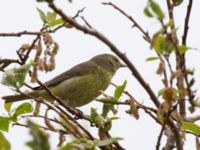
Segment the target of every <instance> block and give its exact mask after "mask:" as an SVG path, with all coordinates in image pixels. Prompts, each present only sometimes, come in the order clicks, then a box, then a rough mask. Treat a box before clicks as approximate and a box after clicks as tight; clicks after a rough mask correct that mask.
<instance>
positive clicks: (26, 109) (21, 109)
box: [13, 103, 33, 121]
mask: <svg viewBox="0 0 200 150" xmlns="http://www.w3.org/2000/svg"><path fill="white" fill-rule="evenodd" d="M32 111H33V107H32V105H31V104H30V103H23V104H21V105H19V106H18V107H17V109H16V110H15V112H14V114H13V120H14V121H16V120H17V117H18V116H19V115H22V114H26V113H31V112H32Z"/></svg>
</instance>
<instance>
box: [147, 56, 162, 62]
mask: <svg viewBox="0 0 200 150" xmlns="http://www.w3.org/2000/svg"><path fill="white" fill-rule="evenodd" d="M158 59H159V58H158V57H149V58H147V59H146V61H154V60H158Z"/></svg>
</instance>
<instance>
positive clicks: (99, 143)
mask: <svg viewBox="0 0 200 150" xmlns="http://www.w3.org/2000/svg"><path fill="white" fill-rule="evenodd" d="M119 140H123V139H122V138H118V137H116V138H110V139H106V140H101V141H96V146H99V147H102V146H108V145H110V144H112V143H115V142H117V141H119Z"/></svg>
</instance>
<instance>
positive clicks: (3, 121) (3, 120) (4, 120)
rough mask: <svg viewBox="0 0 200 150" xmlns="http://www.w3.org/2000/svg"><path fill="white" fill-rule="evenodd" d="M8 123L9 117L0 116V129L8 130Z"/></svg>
mask: <svg viewBox="0 0 200 150" xmlns="http://www.w3.org/2000/svg"><path fill="white" fill-rule="evenodd" d="M9 123H10V118H9V117H3V116H0V130H2V131H5V132H8V130H9Z"/></svg>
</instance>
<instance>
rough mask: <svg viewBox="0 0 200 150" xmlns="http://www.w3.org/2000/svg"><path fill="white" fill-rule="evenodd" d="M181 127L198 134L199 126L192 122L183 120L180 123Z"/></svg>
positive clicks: (199, 131)
mask: <svg viewBox="0 0 200 150" xmlns="http://www.w3.org/2000/svg"><path fill="white" fill-rule="evenodd" d="M182 128H183V129H186V130H189V131H191V132H193V133H195V134H198V135H200V126H198V125H196V124H194V123H192V122H183V124H182Z"/></svg>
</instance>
